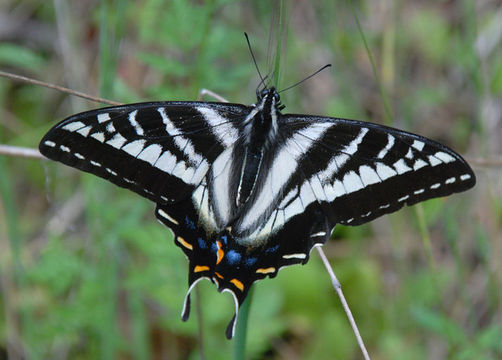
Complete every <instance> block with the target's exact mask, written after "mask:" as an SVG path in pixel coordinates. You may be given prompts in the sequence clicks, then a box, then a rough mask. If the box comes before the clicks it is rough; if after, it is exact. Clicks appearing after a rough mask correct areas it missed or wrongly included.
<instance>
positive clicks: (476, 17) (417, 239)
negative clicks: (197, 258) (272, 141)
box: [0, 0, 502, 360]
mask: <svg viewBox="0 0 502 360" xmlns="http://www.w3.org/2000/svg"><path fill="white" fill-rule="evenodd" d="M280 5H281V3H279V2H277V1H230V0H212V1H209V0H208V1H203V0H198V1H181V0H171V1H161V0H143V1H134V2H133V1H130V2H128V1H118V0H117V1H111V0H108V1H93V0H81V1H78V2H77V1H72V2H70V1H64V0H54V1H43V0H23V1H13V0H3V1H2V2H1V3H0V70H3V71H9V72H12V73H16V74H21V75H26V76H30V77H34V78H36V79H39V80H43V81H47V82H51V83H55V84H59V85H64V86H67V87H69V88H71V89H74V90H79V91H84V92H87V93H90V94H93V95H98V94H100V95H102V96H105V97H107V98H111V99H113V100H116V101H120V102H137V101H147V100H194V99H196V97H197V93H198V91H199V90H200V89H201V88H209V89H211V90H213V91H215V92H218V93H219V94H220V95H222V96H224V97H226V98H228V99H229V100H230V101H232V102H240V103H247V104H250V103H253V102H254V101H255V100H256V99H255V95H254V93H255V88H256V86H257V84H258V82H259V78H258V76H257V73H256V70H255V68H254V65H253V63H252V61H251V57H250V54H249V51H248V49H247V45H246V42H245V39H244V36H243V32H244V31H246V32H248V34H249V35H250V38H251V42H252V45H253V49H254V52H255V54H256V57H257V60H258V63H259V66H260V68H261V69H262V72H263V73H268V72H269V71H270V70H273V68H274V61H275V55H276V53H275V52H276V49H277V42H279V43H280V44H281V49H282V50H281V57H280V59H281V61H280V65H281V67H280V69H281V74H280V75H281V76H280V84H279V88H284V87H286V86H288V85H290V84H292V83H294V82H296V81H298V80H300V79H302V78H304V77H305V76H306V75H308V74H310V73H312V72H313V71H315V70H317V69H318V68H319V67H321V66H322V65H325V64H327V63H332V64H333V67H332V68H330V69H329V70H325V71H323V72H322V73H321V74H319V75H317V76H315V77H314V78H313V79H311V80H309V81H308V82H306V83H304V84H302V85H301V86H298V87H295V88H294V89H291V90H288V91H287V92H285V93H283V94H282V100H283V103H284V104H285V105H286V106H287V107H286V109H285V110H284V112H293V113H295V112H296V113H312V114H325V115H329V116H338V117H346V118H355V119H360V120H367V121H372V122H376V123H382V124H392V125H393V126H396V127H399V128H401V129H405V130H408V131H412V132H417V133H420V134H422V135H424V136H428V137H431V138H434V139H436V140H439V141H442V142H444V143H445V144H447V145H449V146H451V147H453V148H454V149H456V150H457V151H458V152H460V153H461V154H463V155H465V156H466V158H467V159H468V160H469V161H470V162H471V164H472V165H473V168H474V170H475V172H476V174H477V177H478V184H477V186H476V188H474V189H473V190H471V191H469V192H466V193H463V194H459V195H455V196H452V197H450V198H447V199H436V200H432V201H428V202H426V203H424V204H423V205H422V206H419V207H414V208H406V209H403V210H402V211H400V212H398V213H397V214H393V215H391V216H385V217H383V218H380V219H378V220H376V221H373V222H372V223H371V224H368V225H365V226H360V227H355V228H350V227H342V226H340V227H337V228H336V229H335V231H334V234H333V240H332V241H330V242H329V243H328V244H326V246H325V251H326V253H327V255H328V257H329V258H330V261H331V263H332V264H333V266H334V269H335V272H336V274H337V275H338V277H339V279H340V281H341V282H342V286H343V289H344V292H345V295H346V297H347V300H348V302H349V304H350V306H351V308H352V311H353V313H354V316H355V318H356V321H357V322H358V325H359V327H360V330H361V333H362V336H363V338H364V340H365V342H366V345H367V347H368V350H369V352H370V354H371V355H372V358H373V359H459V360H460V359H501V358H502V306H501V299H502V261H501V258H502V232H501V228H502V184H501V176H500V169H501V167H502V164H501V161H500V158H501V154H502V139H501V135H502V100H501V99H502V51H501V49H502V3H501V2H500V1H490V0H484V1H474V0H470V1H469V0H458V1H453V0H450V1H447V0H443V1H438V0H424V1H411V0H401V1H397V0H396V1H391V0H389V1H383V0H382V1H374V0H360V1H353V2H351V1H348V0H347V1H333V0H331V1H307V0H302V1H294V2H293V1H284V2H283V3H282V24H279V15H280V14H279V10H280ZM355 14H357V15H358V19H359V21H360V25H361V30H362V33H361V32H360V30H359V29H358V26H357V21H356V17H355ZM281 32H282V37H280V36H279V35H278V34H280V33H281ZM362 34H363V35H364V39H366V41H367V46H368V48H366V47H365V42H364V40H363V36H362ZM368 49H369V51H368ZM370 54H371V56H372V57H373V59H374V65H375V66H374V69H373V68H372V65H371V61H370ZM377 76H378V79H379V80H380V81H379V82H378V81H377ZM380 88H381V89H382V91H380V90H379V89H380ZM382 93H384V94H385V96H382ZM98 106H100V105H99V104H96V103H92V102H89V101H86V100H82V99H79V98H76V97H72V96H69V95H67V94H64V93H61V92H57V91H54V90H49V89H46V88H42V87H39V86H35V85H32V84H26V83H20V82H17V81H13V80H10V79H4V78H0V143H2V144H9V145H18V146H25V147H31V148H35V147H37V145H38V142H39V140H40V139H41V137H42V135H43V134H44V133H45V132H46V131H47V130H48V129H49V128H50V127H51V126H52V125H54V124H55V123H56V122H57V121H59V120H61V119H63V118H64V117H66V116H69V115H71V114H73V113H75V112H78V111H83V110H87V109H91V108H95V107H98ZM386 107H387V109H388V111H386ZM0 192H1V193H0V195H1V202H0V291H1V295H0V359H4V358H6V357H7V356H8V355H9V356H10V358H11V359H20V358H25V359H199V358H201V354H200V348H201V345H202V347H203V349H204V354H203V356H205V358H207V359H221V358H230V357H231V356H232V353H233V351H234V349H233V346H234V344H233V342H231V341H228V340H226V339H225V338H224V333H223V332H224V328H225V326H226V324H227V322H228V320H229V319H230V317H231V316H232V314H233V311H234V308H233V301H232V299H231V297H230V296H229V295H228V294H219V293H217V291H215V287H214V286H213V285H211V284H210V283H209V282H207V283H202V284H201V285H200V294H201V302H202V304H201V307H202V312H203V324H202V326H201V327H199V325H198V323H197V321H196V317H195V316H192V318H191V319H190V320H189V321H188V322H187V323H183V322H181V320H180V311H181V307H182V303H183V298H184V296H185V292H186V289H187V262H186V260H185V258H184V256H183V254H182V252H181V251H180V250H179V249H178V248H177V247H176V246H174V244H173V241H172V238H171V236H170V233H169V231H167V229H165V228H164V227H163V226H161V225H160V224H158V223H157V222H156V221H155V217H154V214H153V208H154V206H153V204H151V203H149V202H148V201H147V200H144V199H142V198H140V197H139V196H137V195H135V194H132V193H129V192H128V191H126V190H123V189H118V188H117V187H115V186H114V185H111V184H110V183H107V182H105V181H103V180H100V179H97V178H95V177H93V176H91V175H87V174H82V173H80V172H77V171H76V170H73V169H70V168H67V167H65V166H63V165H60V164H56V163H49V162H46V161H39V160H32V159H24V158H20V157H9V158H7V157H4V156H0ZM312 255H313V256H312V258H311V260H310V262H309V263H308V264H307V265H306V266H295V267H290V268H287V269H285V270H283V271H281V273H280V274H279V275H278V277H277V278H276V279H273V280H270V279H266V280H264V281H261V282H259V283H258V284H255V292H254V298H253V302H252V305H251V313H250V320H249V324H248V344H247V348H246V353H247V357H248V358H250V359H260V358H263V359H359V358H361V353H360V350H359V349H358V347H357V345H356V341H355V337H354V334H353V333H352V331H351V329H350V326H349V324H348V321H347V319H346V317H345V315H344V313H343V311H342V308H341V305H340V301H339V300H338V298H337V297H336V294H335V292H334V291H333V289H332V288H331V286H330V282H329V278H328V275H327V273H326V271H325V269H324V268H323V266H322V264H321V262H320V259H319V258H318V256H317V254H315V253H313V254H312ZM199 330H201V331H202V333H203V336H202V340H201V339H200V338H199V336H198V332H199Z"/></svg>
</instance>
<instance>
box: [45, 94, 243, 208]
mask: <svg viewBox="0 0 502 360" xmlns="http://www.w3.org/2000/svg"><path fill="white" fill-rule="evenodd" d="M248 109H249V108H248V107H245V106H243V105H233V104H218V103H204V102H153V103H140V104H130V105H123V106H117V107H110V108H103V109H98V110H93V111H88V112H84V113H80V114H77V115H73V116H71V117H69V118H68V119H65V120H63V121H62V122H60V123H59V124H58V125H56V126H55V127H54V128H52V129H51V130H50V131H49V132H48V133H47V134H46V135H45V137H44V138H43V139H42V141H41V143H40V152H41V153H42V154H44V155H45V156H47V157H49V158H51V159H53V160H57V161H60V162H63V163H65V164H67V165H70V166H73V167H75V168H78V169H80V170H83V171H87V172H90V173H93V174H95V175H97V176H100V177H102V178H105V179H107V180H110V181H111V182H113V183H115V184H117V185H119V186H121V187H125V188H128V189H131V190H133V191H135V192H137V193H139V194H140V195H142V196H144V197H146V198H149V199H151V200H153V201H155V202H158V203H165V202H172V201H178V200H180V199H182V198H185V197H187V196H190V193H191V191H192V190H193V188H194V187H195V186H197V185H198V184H199V183H200V182H201V181H202V180H203V179H204V177H205V175H206V173H207V171H208V169H209V168H210V166H211V163H212V161H214V159H215V158H216V157H218V156H219V154H220V153H221V152H222V151H223V150H224V149H225V148H226V147H228V146H229V145H230V144H231V143H233V142H234V141H236V140H237V137H238V136H239V133H238V129H237V128H236V127H235V126H234V124H239V122H238V121H237V122H236V121H233V120H234V119H235V118H239V117H242V116H244V115H245V114H247V113H248V112H249V110H248Z"/></svg>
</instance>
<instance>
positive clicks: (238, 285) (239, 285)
mask: <svg viewBox="0 0 502 360" xmlns="http://www.w3.org/2000/svg"><path fill="white" fill-rule="evenodd" d="M230 282H231V283H232V284H234V285H235V287H236V288H237V289H239V290H240V291H244V284H243V283H242V282H240V281H239V280H237V279H232V280H230Z"/></svg>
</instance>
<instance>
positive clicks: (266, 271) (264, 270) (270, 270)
mask: <svg viewBox="0 0 502 360" xmlns="http://www.w3.org/2000/svg"><path fill="white" fill-rule="evenodd" d="M273 272H275V267H268V268H260V269H257V270H256V273H258V274H270V273H273Z"/></svg>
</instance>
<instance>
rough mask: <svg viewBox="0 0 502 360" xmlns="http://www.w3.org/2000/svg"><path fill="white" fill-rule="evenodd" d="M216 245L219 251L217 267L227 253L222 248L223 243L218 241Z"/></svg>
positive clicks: (217, 253)
mask: <svg viewBox="0 0 502 360" xmlns="http://www.w3.org/2000/svg"><path fill="white" fill-rule="evenodd" d="M216 245H218V251H217V252H216V256H217V258H216V265H218V264H219V263H220V262H221V260H223V257H224V256H225V252H224V251H223V250H222V248H221V242H219V241H217V242H216Z"/></svg>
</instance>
